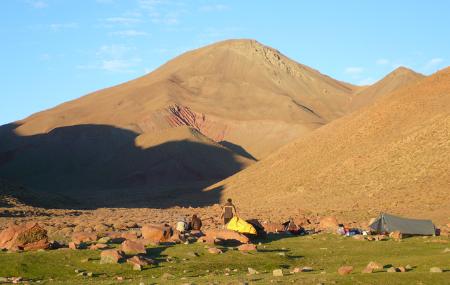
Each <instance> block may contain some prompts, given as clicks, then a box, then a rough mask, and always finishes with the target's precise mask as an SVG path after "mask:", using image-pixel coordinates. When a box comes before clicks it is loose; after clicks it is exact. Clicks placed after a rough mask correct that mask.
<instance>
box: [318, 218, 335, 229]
mask: <svg viewBox="0 0 450 285" xmlns="http://www.w3.org/2000/svg"><path fill="white" fill-rule="evenodd" d="M338 227H339V223H338V221H337V219H336V217H334V216H328V217H324V218H322V219H320V223H319V228H320V229H321V230H325V231H332V232H336V230H337V228H338Z"/></svg>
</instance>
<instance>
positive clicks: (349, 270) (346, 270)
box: [338, 266, 353, 275]
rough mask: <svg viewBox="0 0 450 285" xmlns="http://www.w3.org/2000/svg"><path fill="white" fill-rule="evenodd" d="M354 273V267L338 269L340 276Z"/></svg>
mask: <svg viewBox="0 0 450 285" xmlns="http://www.w3.org/2000/svg"><path fill="white" fill-rule="evenodd" d="M352 271H353V266H341V267H339V269H338V273H339V275H347V274H350V273H352Z"/></svg>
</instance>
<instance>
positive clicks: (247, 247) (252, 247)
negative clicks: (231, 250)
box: [237, 243, 257, 251]
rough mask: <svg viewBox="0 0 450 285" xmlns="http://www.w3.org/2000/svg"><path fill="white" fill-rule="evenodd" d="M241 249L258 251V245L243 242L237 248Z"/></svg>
mask: <svg viewBox="0 0 450 285" xmlns="http://www.w3.org/2000/svg"><path fill="white" fill-rule="evenodd" d="M237 249H238V250H239V251H256V250H257V248H256V245H254V244H251V243H247V244H241V245H240V246H238V248H237Z"/></svg>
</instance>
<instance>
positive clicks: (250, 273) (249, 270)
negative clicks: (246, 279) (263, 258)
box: [247, 267, 259, 275]
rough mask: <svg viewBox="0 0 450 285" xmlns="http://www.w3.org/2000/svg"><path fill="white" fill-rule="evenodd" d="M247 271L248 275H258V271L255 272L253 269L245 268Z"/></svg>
mask: <svg viewBox="0 0 450 285" xmlns="http://www.w3.org/2000/svg"><path fill="white" fill-rule="evenodd" d="M247 270H248V274H249V275H255V274H259V272H258V271H256V270H255V269H253V268H251V267H249V268H247Z"/></svg>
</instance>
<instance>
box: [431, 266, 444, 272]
mask: <svg viewBox="0 0 450 285" xmlns="http://www.w3.org/2000/svg"><path fill="white" fill-rule="evenodd" d="M430 272H431V273H442V272H443V271H442V269H441V268H439V267H431V268H430Z"/></svg>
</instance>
